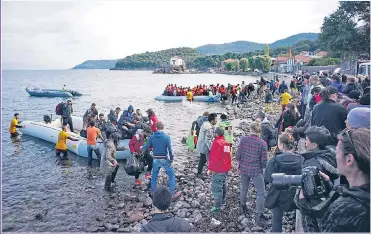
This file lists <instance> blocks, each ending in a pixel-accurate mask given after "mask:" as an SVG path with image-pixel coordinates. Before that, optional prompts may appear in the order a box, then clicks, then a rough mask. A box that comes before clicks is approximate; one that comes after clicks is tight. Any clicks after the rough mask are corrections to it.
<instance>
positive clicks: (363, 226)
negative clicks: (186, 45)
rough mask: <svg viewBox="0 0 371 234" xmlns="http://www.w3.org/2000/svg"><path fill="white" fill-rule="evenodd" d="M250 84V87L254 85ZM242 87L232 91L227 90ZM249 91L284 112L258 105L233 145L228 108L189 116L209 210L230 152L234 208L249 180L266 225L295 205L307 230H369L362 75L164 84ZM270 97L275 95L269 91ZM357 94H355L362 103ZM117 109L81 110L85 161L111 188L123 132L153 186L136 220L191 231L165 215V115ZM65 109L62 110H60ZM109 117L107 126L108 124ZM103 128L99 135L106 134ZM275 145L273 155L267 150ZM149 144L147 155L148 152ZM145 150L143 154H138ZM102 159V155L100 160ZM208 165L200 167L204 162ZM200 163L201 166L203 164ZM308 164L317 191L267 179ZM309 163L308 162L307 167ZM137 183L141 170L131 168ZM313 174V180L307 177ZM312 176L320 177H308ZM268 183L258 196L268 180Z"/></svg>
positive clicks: (67, 109) (168, 159)
mask: <svg viewBox="0 0 371 234" xmlns="http://www.w3.org/2000/svg"><path fill="white" fill-rule="evenodd" d="M252 87H253V88H252ZM237 89H238V90H239V93H237V92H236V93H234V92H235V91H233V90H237ZM224 90H225V91H224ZM249 90H250V92H251V91H254V90H256V91H257V94H258V96H259V95H261V93H263V92H266V96H265V101H266V102H267V103H270V102H271V100H267V94H268V93H270V94H271V95H272V97H274V95H275V93H276V91H277V92H278V94H279V95H280V102H281V105H282V113H281V114H280V118H279V119H278V121H277V122H276V124H275V125H273V124H271V122H270V121H269V120H268V118H267V116H266V113H264V112H263V111H259V112H258V113H257V115H256V121H254V122H253V123H251V124H250V126H249V130H250V131H249V135H247V136H243V137H241V139H240V141H239V144H238V146H237V149H236V150H235V153H234V154H233V150H232V146H233V135H232V125H231V123H230V122H229V121H228V116H227V115H226V114H223V115H222V116H221V121H220V123H218V118H217V114H216V113H208V112H205V113H204V114H203V116H200V117H199V118H198V119H197V120H196V121H195V122H194V123H193V125H192V134H193V135H195V139H196V140H195V142H194V143H195V146H196V150H197V152H198V153H199V154H200V159H199V164H198V170H197V171H198V173H197V176H198V177H200V178H205V177H207V176H211V188H212V194H213V197H214V205H213V206H212V207H211V210H210V212H211V213H212V214H216V215H217V214H218V213H219V212H220V210H222V209H224V208H225V207H226V206H228V204H227V200H226V198H227V196H226V195H227V193H228V190H227V184H226V181H227V178H228V172H229V171H230V170H231V169H232V162H233V160H235V163H236V164H237V169H238V171H239V173H240V183H241V188H240V213H241V214H246V213H247V212H248V210H247V206H246V201H247V196H248V193H249V190H248V188H249V186H250V181H252V183H253V184H254V187H255V189H256V191H257V198H256V216H255V217H256V220H255V223H256V224H257V225H260V226H263V225H265V223H266V220H265V217H264V216H263V210H264V208H267V209H270V210H272V213H273V217H272V221H273V223H272V232H281V231H282V218H283V214H284V212H285V211H289V210H292V209H294V208H298V209H300V211H301V214H302V225H303V229H304V232H370V219H369V209H370V178H369V177H370V103H369V102H370V96H369V95H370V94H369V90H370V87H369V80H368V79H365V80H363V81H362V82H361V83H360V82H359V81H357V79H355V78H352V77H344V76H340V75H338V74H332V76H331V78H330V77H329V76H328V74H326V73H324V74H322V75H321V76H320V77H319V76H317V75H312V76H310V75H309V74H305V75H303V76H302V77H300V78H296V77H295V78H294V79H293V80H292V81H291V82H290V85H289V87H288V86H287V84H286V83H285V82H284V81H282V82H280V81H279V80H278V79H276V80H271V81H269V82H268V81H265V80H264V78H261V80H260V81H257V83H256V84H249V85H245V84H242V85H241V86H240V85H230V84H228V86H227V87H224V86H223V85H220V86H219V84H217V85H216V86H213V85H210V86H208V87H206V86H205V85H199V86H196V87H195V88H193V89H190V88H189V87H188V88H184V87H179V88H178V87H176V85H172V84H170V85H169V86H167V87H166V90H165V92H164V94H165V95H187V92H192V94H193V95H211V94H210V92H211V93H212V95H216V94H217V93H221V94H223V92H224V94H226V93H229V94H231V95H233V94H235V95H236V96H237V94H239V95H241V93H243V94H242V96H243V95H250V92H249ZM271 99H273V98H271ZM361 101H362V102H361ZM72 111H73V110H72V102H71V101H68V102H67V103H66V105H65V106H63V114H62V119H63V127H62V131H61V132H60V133H59V136H58V143H57V145H56V152H57V154H60V153H61V152H62V153H65V155H64V156H66V153H67V146H66V140H67V139H70V140H76V139H74V138H73V137H72V136H71V135H70V134H69V133H68V132H67V124H69V126H70V131H73V126H72V124H73V123H72V119H71V114H72ZM120 111H121V109H120V108H116V110H115V111H114V110H111V111H110V114H109V115H108V116H107V118H108V120H105V118H104V115H103V114H99V117H97V115H98V111H96V106H95V104H93V105H92V106H91V107H90V108H89V110H87V112H86V113H85V115H84V123H86V124H84V127H86V138H87V144H88V146H87V147H88V148H87V149H88V153H89V163H88V164H89V167H91V165H92V163H91V162H92V152H93V151H94V152H95V153H96V155H97V156H98V160H100V166H101V168H105V169H104V171H105V173H106V183H105V188H106V189H107V190H110V187H111V184H112V183H114V180H115V176H116V173H117V170H118V166H119V165H118V163H117V160H116V159H115V152H116V150H128V149H126V147H120V145H119V140H120V139H121V138H123V137H124V138H130V139H131V140H130V143H129V147H130V151H131V153H132V155H133V157H135V158H138V157H143V161H144V162H145V164H146V165H148V167H147V174H146V175H147V176H148V178H150V185H151V189H150V194H151V196H152V198H153V205H154V206H155V207H156V209H157V213H156V215H154V216H153V218H152V220H151V221H150V222H149V223H148V224H146V225H144V226H143V228H142V231H143V232H158V231H170V230H171V231H173V232H181V231H182V232H189V231H190V230H191V228H190V226H189V224H188V222H187V221H185V220H184V219H182V218H178V217H176V216H174V215H173V214H171V212H170V211H169V210H168V209H169V207H170V203H171V201H172V200H173V199H175V198H177V197H179V196H180V192H176V191H175V188H176V186H175V184H176V180H175V174H174V169H173V167H172V162H173V160H174V154H173V151H172V144H171V138H170V136H169V135H167V134H166V133H164V132H163V130H164V123H162V122H161V121H158V120H157V117H156V115H155V114H154V112H153V110H152V109H148V110H147V111H146V112H147V114H148V116H142V115H141V112H140V110H138V109H137V110H136V111H134V108H133V106H131V105H130V106H129V108H128V109H127V110H125V111H124V113H123V114H122V115H121V117H120V118H119V113H120ZM66 113H67V114H66ZM138 125H140V126H138ZM112 126H113V127H114V128H112ZM19 127H22V126H21V125H19V122H18V115H17V114H15V115H14V119H13V120H12V123H11V128H10V132H11V134H12V135H14V132H16V128H19ZM103 133H104V134H103ZM97 137H99V138H101V139H102V140H103V141H104V145H105V150H104V152H102V153H101V152H99V151H98V150H97V148H98V147H97ZM300 140H305V149H306V150H305V152H300V153H299V152H298V142H299V141H300ZM274 147H276V148H275V151H274V156H273V158H271V159H269V158H268V152H270V151H271V150H272V149H273V148H274ZM150 151H152V155H151V154H150V153H149V152H150ZM145 155H146V156H145ZM98 162H99V161H98ZM206 164H207V166H206ZM205 166H206V167H207V170H206V171H207V172H206V174H205V173H204V172H205V170H204V168H205ZM310 167H315V168H316V170H317V171H318V173H319V175H320V178H321V179H319V181H322V182H321V184H320V185H323V186H324V188H325V191H324V192H323V193H318V194H317V195H316V196H310V197H308V196H307V191H303V189H304V188H301V189H296V190H295V189H294V190H293V189H288V190H287V189H286V190H280V189H278V188H276V187H275V186H274V183H273V177H274V174H276V173H284V174H286V175H301V174H302V171H303V170H305V169H308V168H310ZM160 168H164V170H165V172H166V174H167V176H168V181H169V184H168V188H166V187H159V188H157V189H156V186H157V177H158V173H159V171H160ZM308 170H309V169H308ZM135 178H136V183H137V184H140V183H141V182H139V181H138V178H139V175H135ZM313 181H314V180H313ZM315 181H316V182H315V183H319V182H318V178H317V180H315ZM266 186H269V191H268V193H267V195H265V188H266Z"/></svg>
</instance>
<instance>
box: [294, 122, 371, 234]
mask: <svg viewBox="0 0 371 234" xmlns="http://www.w3.org/2000/svg"><path fill="white" fill-rule="evenodd" d="M338 140H339V141H338V144H337V147H336V162H337V165H338V170H339V173H340V174H341V175H344V176H345V177H346V179H347V180H348V182H349V186H347V185H338V186H336V187H333V183H332V182H331V178H330V176H328V175H327V174H326V173H323V172H321V171H320V172H319V173H320V175H321V177H322V180H323V181H324V183H325V184H326V188H327V189H328V190H329V191H330V192H329V196H328V197H327V199H326V200H324V201H323V202H322V203H321V204H319V205H318V206H316V207H313V206H312V205H313V204H310V203H308V200H307V198H306V196H305V193H304V192H303V190H300V192H299V194H298V195H296V196H295V203H296V204H297V205H298V207H299V208H300V210H301V211H303V210H305V211H306V212H313V213H314V214H316V215H318V217H321V223H322V225H321V226H320V228H319V232H367V233H369V232H370V129H367V128H358V129H351V130H349V129H345V130H343V131H342V132H341V133H340V134H339V135H338Z"/></svg>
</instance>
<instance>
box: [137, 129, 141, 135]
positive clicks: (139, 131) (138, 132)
mask: <svg viewBox="0 0 371 234" xmlns="http://www.w3.org/2000/svg"><path fill="white" fill-rule="evenodd" d="M135 133H136V134H138V135H142V133H143V129H138V130H137V131H136V132H135Z"/></svg>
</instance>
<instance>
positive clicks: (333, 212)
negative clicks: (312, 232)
mask: <svg viewBox="0 0 371 234" xmlns="http://www.w3.org/2000/svg"><path fill="white" fill-rule="evenodd" d="M335 190H336V191H338V192H339V193H340V196H339V197H338V198H337V199H336V200H335V201H334V202H333V203H332V204H331V205H330V206H329V208H328V210H327V212H326V213H325V214H324V217H323V219H322V225H321V232H344V233H345V232H365V233H366V232H367V233H370V184H369V183H368V184H365V185H362V186H358V187H349V188H348V187H346V186H344V185H339V186H337V187H336V188H335Z"/></svg>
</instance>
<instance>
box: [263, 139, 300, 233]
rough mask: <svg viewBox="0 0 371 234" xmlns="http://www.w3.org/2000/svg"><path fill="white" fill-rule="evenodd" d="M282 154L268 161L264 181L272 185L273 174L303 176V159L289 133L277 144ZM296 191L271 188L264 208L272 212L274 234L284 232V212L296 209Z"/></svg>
mask: <svg viewBox="0 0 371 234" xmlns="http://www.w3.org/2000/svg"><path fill="white" fill-rule="evenodd" d="M277 146H278V148H279V150H280V152H279V153H278V154H276V155H275V156H274V157H273V158H272V159H270V160H269V161H268V165H267V168H266V169H265V172H264V179H265V180H266V181H267V182H269V183H272V174H273V173H285V174H286V175H301V168H302V164H303V161H304V159H303V157H302V156H300V155H298V154H295V153H294V152H293V151H294V148H295V146H294V138H293V136H292V135H290V134H288V133H283V134H281V135H280V137H279V138H278V144H277ZM294 195H295V190H294V191H292V190H289V191H280V190H277V189H275V188H274V187H273V186H270V188H269V190H268V193H267V197H266V198H265V203H264V206H265V208H267V209H270V210H272V213H273V216H272V232H282V217H283V212H286V211H290V210H292V209H293V207H295V204H294Z"/></svg>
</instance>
